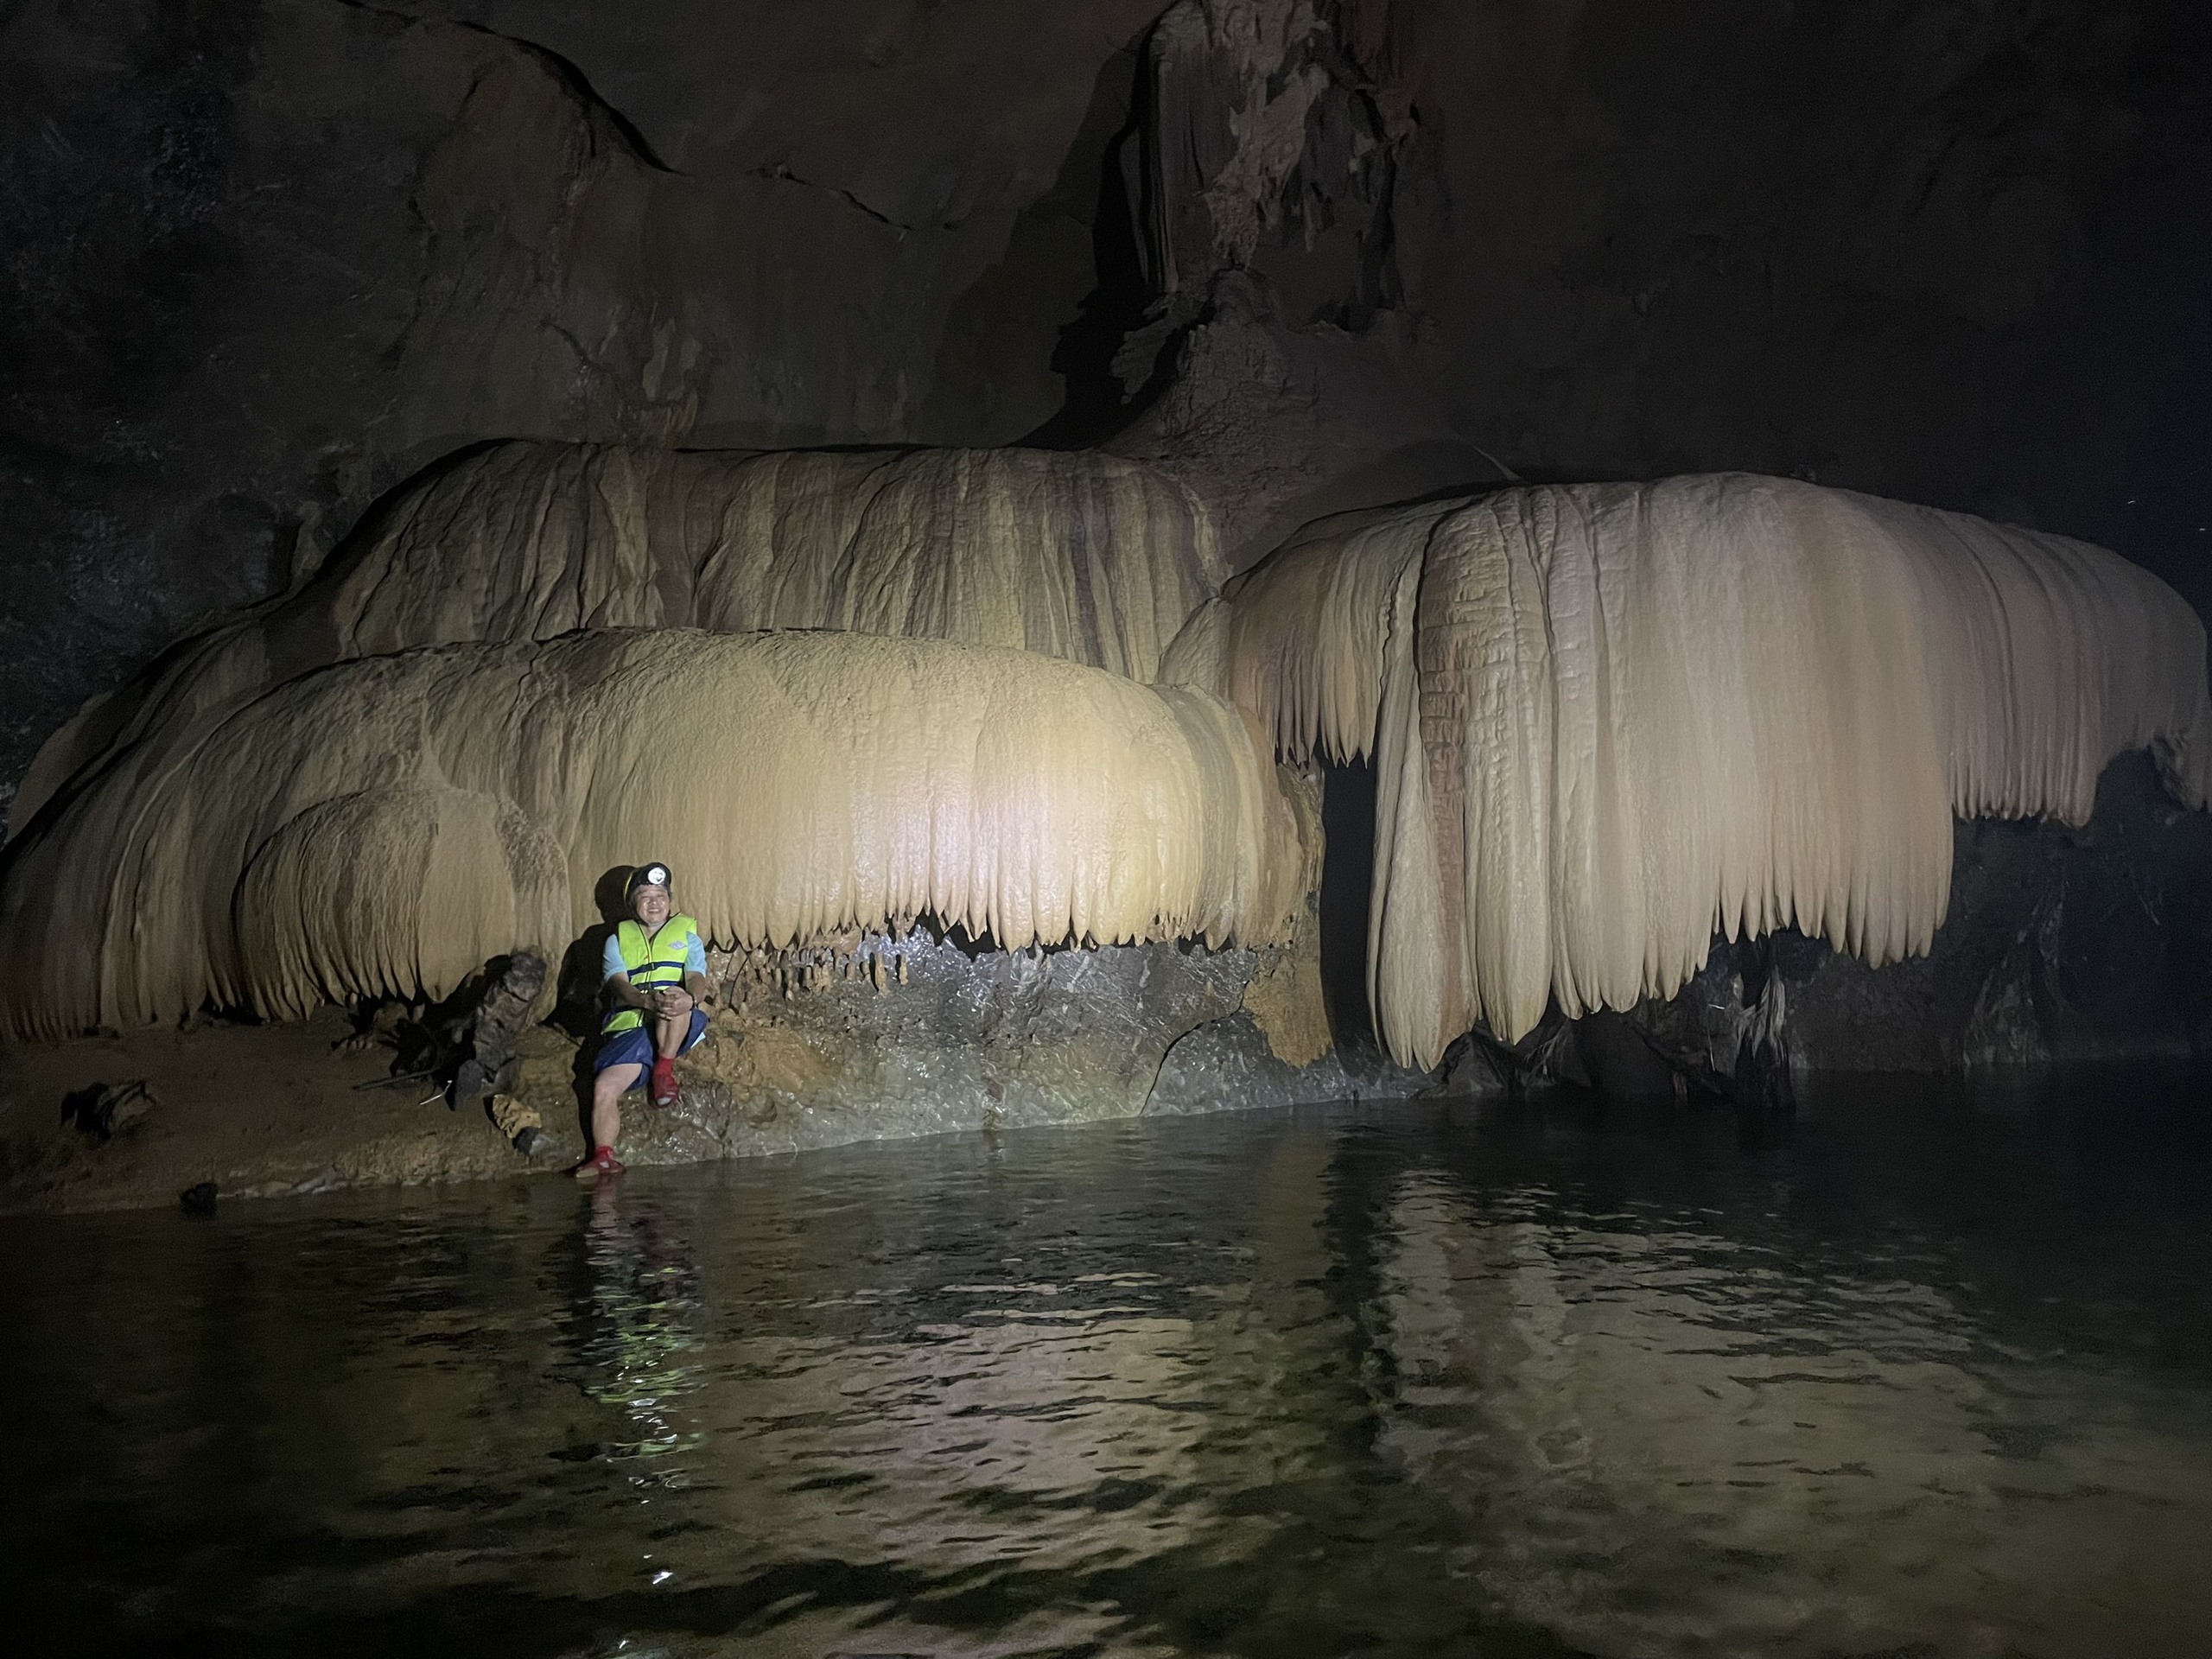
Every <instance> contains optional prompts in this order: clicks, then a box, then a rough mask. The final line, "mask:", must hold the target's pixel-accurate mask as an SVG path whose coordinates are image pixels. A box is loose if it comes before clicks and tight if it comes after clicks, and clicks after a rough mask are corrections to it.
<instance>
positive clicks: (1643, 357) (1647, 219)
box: [0, 0, 2212, 792]
mask: <svg viewBox="0 0 2212 1659" xmlns="http://www.w3.org/2000/svg"><path fill="white" fill-rule="evenodd" d="M1160 10H1161V9H1160V4H1159V3H1158V0H1138V3H1107V4H1084V5H1067V4H1057V5H1046V4H1039V3H1036V0H938V3H929V0H834V3H819V4H814V5H810V6H806V7H794V6H791V5H788V4H783V3H766V0H745V3H707V0H671V3H669V4H665V5H663V6H660V7H658V8H656V9H654V10H653V11H652V13H651V15H650V16H644V15H641V14H639V13H635V12H632V11H623V10H612V9H609V8H606V7H604V6H601V5H596V4H591V3H586V0H455V3H437V0H419V3H410V0H395V3H391V4H386V5H381V6H373V7H372V6H365V5H355V4H347V3H343V0H263V3H260V4H258V5H255V6H245V5H235V4H222V3H187V0H172V3H160V0H142V3H137V4H130V3H106V4H75V3H64V0H26V3H22V4H19V5H16V6H15V7H13V8H11V9H10V10H9V11H8V13H7V14H6V17H5V21H4V22H0V78H4V79H0V111H4V113H0V123H4V130H5V134H6V139H5V142H6V144H7V149H8V155H9V157H10V162H9V166H8V169H7V175H6V176H7V179H8V181H9V183H8V188H7V189H6V190H5V192H4V193H0V246H4V247H5V249H6V251H7V257H6V259H5V261H4V264H0V283H4V284H5V285H6V302H5V304H4V306H3V307H0V319H4V321H0V356H4V361H5V363H6V365H7V369H8V373H7V377H6V385H5V388H4V391H0V560H4V562H5V566H6V569H7V571H8V575H9V577H10V590H11V591H10V601H9V602H8V605H7V607H6V608H5V610H4V613H0V789H4V790H6V791H10V792H12V790H13V787H14V780H15V779H17V778H18V777H19V776H20V775H21V773H22V769H23V767H24V766H26V765H27V764H28V762H29V758H30V755H31V754H32V753H33V752H34V751H35V748H36V747H37V746H38V744H39V743H40V742H41V741H43V739H44V738H45V736H46V735H47V734H48V733H49V732H50V731H51V730H53V729H54V727H55V726H56V725H57V724H58V723H59V722H60V721H62V720H63V719H65V718H66V717H67V715H68V714H69V712H70V711H71V710H72V709H73V708H74V707H75V706H76V705H77V704H78V702H79V701H80V700H81V699H82V698H83V697H84V696H86V695H87V694H90V693H92V692H96V691H99V690H102V689H105V688H106V687H108V686H111V685H113V684H115V683H117V682H118V680H119V679H120V678H121V677H124V676H126V675H128V674H129V673H130V672H132V671H135V670H137V668H138V667H140V666H141V665H142V664H144V663H146V662H147V661H149V659H150V658H152V657H153V656H154V655H155V654H156V652H159V651H160V650H161V649H162V647H163V646H164V645H167V644H168V643H169V642H170V641H172V640H174V639H176V638H178V637H179V636H180V635H181V634H183V633H185V632H188V631H189V630H191V629H193V628H194V627H196V626H201V625H203V624H204V623H205V622H206V621H207V620H209V619H210V618H211V617H213V615H215V614H218V613H220V612H222V611H223V610H225V609H226V608H229V607H235V606H237V605H239V604H243V603H247V602H251V601H254V600H256V599H257V598H260V597H262V596H264V595H265V594H269V593H270V592H273V591H276V590H277V589H279V588H282V587H283V585H284V584H285V583H286V582H288V581H289V580H290V579H291V578H292V577H293V576H294V575H296V573H298V572H299V571H300V570H302V569H306V568H308V567H309V566H311V565H312V564H313V563H315V561H316V560H318V559H319V558H321V556H322V555H323V554H324V553H325V552H327V550H328V549H329V548H330V547H331V546H332V545H333V544H334V542H335V541H336V540H337V539H338V538H340V537H342V536H343V535H344V534H345V532H346V531H347V530H348V529H349V528H350V527H351V526H352V524H353V523H354V522H355V521H356V520H357V519H358V518H359V517H360V515H361V513H362V512H364V511H365V509H366V507H367V506H368V505H370V504H371V503H372V501H374V500H375V499H377V498H378V496H379V495H380V494H381V493H384V492H385V491H387V490H389V489H390V488H391V487H392V486H394V485H396V484H397V483H398V482H399V481H400V480H403V479H404V478H406V477H407V476H409V475H410V474H412V473H414V472H416V470H418V469H419V468H420V467H423V466H424V465H425V464H427V463H429V461H433V460H435V459H436V458H437V457H439V456H441V455H443V454H449V453H451V452H453V451H454V450H457V449H460V448H465V447H466V446H467V445H470V444H472V443H476V442H482V441H484V440H487V439H492V438H498V437H507V436H545V437H563V438H571V439H609V440H612V439H625V440H632V441H645V442H667V443H675V444H683V445H692V446H756V445H761V446H766V445H773V446H804V445H812V444H823V443H855V442H874V443H884V442H925V443H961V444H1000V443H1006V442H1014V441H1017V440H1020V439H1023V438H1025V437H1028V438H1030V439H1031V441H1033V442H1051V443H1055V444H1066V443H1081V442H1106V443H1109V444H1111V445H1113V446H1114V447H1116V448H1122V450H1123V451H1124V452H1125V453H1130V454H1145V455H1147V457H1150V458H1155V459H1161V460H1164V461H1177V460H1178V459H1180V461H1182V462H1183V463H1185V470H1186V475H1187V476H1189V477H1190V479H1191V480H1192V482H1193V484H1194V486H1196V487H1198V488H1199V489H1200V490H1201V493H1206V494H1208V495H1209V496H1210V497H1211V498H1212V499H1214V500H1215V503H1216V505H1217V508H1218V509H1219V510H1220V511H1221V512H1223V514H1224V519H1225V521H1226V522H1228V523H1229V524H1230V526H1231V528H1232V536H1231V540H1232V542H1234V543H1236V545H1238V546H1239V547H1240V549H1242V550H1243V553H1244V555H1245V556H1248V557H1249V556H1250V555H1251V553H1253V552H1254V551H1256V550H1259V549H1260V548H1262V546H1263V545H1264V543H1266V541H1267V540H1268V537H1270V536H1272V535H1273V534H1274V533H1277V532H1278V531H1280V529H1281V528H1282V527H1283V525H1284V524H1285V522H1286V520H1287V519H1292V520H1294V518H1295V517H1296V516H1298V515H1299V514H1300V513H1302V512H1306V511H1312V510H1318V509H1320V508H1323V507H1326V506H1331V505H1353V504H1355V503H1357V502H1359V501H1361V500H1367V499H1388V498H1389V497H1391V496H1394V495H1402V494H1409V493H1419V491H1421V490H1422V489H1425V488H1430V487H1434V486H1438V485H1440V484H1446V483H1452V482H1467V481H1479V480H1480V478H1481V477H1483V476H1495V475H1496V474H1495V471H1494V469H1490V470H1487V471H1486V470H1485V469H1486V468H1488V463H1487V462H1486V461H1484V456H1490V457H1495V458H1496V460H1497V461H1500V462H1503V464H1504V465H1505V466H1506V467H1510V468H1512V469H1513V470H1515V471H1516V472H1518V473H1519V474H1522V475H1523V476H1528V477H1532V478H1562V479H1564V478H1599V477H1641V476H1652V475H1656V474H1664V473H1668V472H1674V471H1681V470H1688V469H1714V468H1725V467H1742V468H1747V469H1752V470H1758V471H1766V472H1775V473H1783V474H1796V475H1799V476H1804V477H1811V478H1816V479H1818V480H1820V481H1821V482H1823V483H1831V484H1840V485H1847V486H1856V487H1863V488H1866V489H1870V490H1874V491H1877V492H1881V493H1890V494H1894V495H1898V496H1904V497H1907V498H1911V499H1921V500H1926V501H1931V502H1935V503H1937V504H1939V505H1952V506H1959V507H1964V508H1968V509H1971V510H1974V511H1978V512H1985V513H1989V514H1992V515H1994V516H1997V517H2000V518H2013V519H2018V520H2023V521H2029V522H2033V523H2036V524H2039V525H2041V526H2043V527H2045V528H2050V529H2056V530H2061V531H2068V532H2069V533H2072V534H2076V535H2082V536H2085V537H2089V538H2091V539H2094V540H2098V541H2101V542H2103V543H2106V544H2107V545H2111V546H2114V547H2117V548H2118V549H2120V550H2121V551H2123V552H2126V553H2127V554H2129V555H2130V556H2133V557H2135V558H2137V559H2139V560H2140V561H2141V562H2143V563H2146V564H2148V565H2150V566H2151V567H2152V569H2156V570H2158V572H2159V573H2160V574H2161V575H2164V576H2166V577H2167V579H2168V580H2169V581H2171V582H2174V583H2175V584H2176V585H2177V587H2179V588H2182V589H2183V592H2184V593H2186V594H2188V595H2189V596H2190V598H2191V599H2192V600H2193V601H2195V602H2196V605H2197V606H2198V607H2199V609H2200V611H2202V610H2205V609H2207V608H2208V607H2212V582H2208V579H2207V575H2206V571H2207V568H2208V567H2207V563H2206V543H2207V539H2208V538H2207V535H2206V532H2205V531H2204V529H2203V528H2202V527H2203V526H2204V525H2205V524H2207V522H2208V521H2212V480H2208V477H2207V471H2206V467H2205V457H2206V455H2207V454H2212V393H2209V392H2208V391H2207V387H2208V385H2212V309H2209V308H2208V272H2212V245H2208V243H2212V212H2208V211H2207V210H2208V208H2212V200H2208V198H2212V123H2208V122H2207V121H2206V120H2205V119H2204V116H2205V112H2206V108H2207V96H2206V95H2207V91H2208V87H2212V24H2208V22H2207V20H2206V17H2205V15H2204V10H2203V8H2202V7H2201V6H2196V5H2192V4H2188V3H2183V0H2166V3H2155V0H2134V3H2112V4H2100V3H2090V0H2050V3H2031V0H2008V3H1966V0H1942V3H1936V0H1890V3H1878V4H1864V3H1843V0H1824V3H1814V0H1802V3H1790V0H1722V3H1712V0H1707V3H1696V4H1692V3H1688V0H1668V3H1654V0H1593V3H1564V0H1484V3H1447V0H1428V3H1423V0H1344V3H1341V4H1336V5H1318V6H1317V5H1313V4H1311V3H1306V0H1209V3H1206V4H1204V5H1200V4H1198V3H1196V0H1185V4H1184V5H1181V6H1179V7H1177V8H1176V9H1175V12H1174V14H1173V16H1171V17H1170V18H1169V20H1168V22H1167V23H1166V24H1163V25H1161V26H1160V29H1159V31H1158V32H1157V33H1155V32H1154V24H1155V20H1156V19H1157V18H1159V17H1160Z"/></svg>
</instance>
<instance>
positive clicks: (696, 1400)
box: [0, 1078, 2212, 1656]
mask: <svg viewBox="0 0 2212 1659" xmlns="http://www.w3.org/2000/svg"><path fill="white" fill-rule="evenodd" d="M2208 1176H2212V1135H2208V1132H2207V1128H2206V1127H2205V1125H2204V1124H2203V1123H2202V1122H2200V1121H2199V1120H2198V1118H2197V1116H2196V1112H2195V1097H2194V1094H2193V1092H2192V1090H2191V1089H2190V1086H2189V1085H2188V1084H2185V1083H2183V1082H2180V1081H2177V1080H2174V1079H2165V1080H2163V1081H2161V1080H2156V1079H2152V1080H2145V1079H2139V1078H2138V1079H2133V1080H2130V1081H2129V1082H2128V1083H2127V1084H2126V1085H2125V1086H2120V1085H2113V1084H2107V1085H2105V1086H2103V1087H2102V1088H2101V1090H2099V1091H2094V1092H2093V1091H2092V1090H2091V1089H2090V1087H2089V1086H2088V1085H2085V1084H2082V1083H2081V1082H2079V1081H2074V1082H2060V1083H2050V1084H2043V1085H2041V1086H2040V1087H2039V1088H2037V1089H2036V1090H2029V1091H2026V1092H2014V1093H2012V1094H2009V1095H2007V1094H2001V1093H1989V1092H1986V1091H1985V1092H1983V1093H1981V1094H1980V1095H1978V1096H1969V1095H1967V1094H1966V1093H1964V1092H1962V1091H1961V1090H1955V1089H1953V1090H1935V1089H1931V1088H1929V1087H1928V1086H1926V1085H1922V1086H1920V1087H1918V1088H1917V1089H1908V1088H1903V1087H1892V1088H1888V1089H1885V1090H1874V1089H1871V1088H1868V1087H1866V1086H1863V1085H1861V1086H1854V1087H1852V1088H1848V1089H1845V1088H1834V1089H1830V1090H1827V1091H1826V1092H1825V1093H1821V1094H1818V1095H1816V1096H1815V1098H1814V1099H1813V1100H1812V1101H1811V1102H1810V1103H1808V1107H1807V1109H1806V1113H1805V1116H1804V1117H1803V1119H1802V1122H1801V1123H1800V1126H1799V1129H1798V1133H1797V1135H1796V1136H1795V1138H1794V1141H1792V1142H1791V1143H1790V1144H1789V1145H1786V1146H1778V1147H1756V1146H1748V1145H1746V1144H1745V1143H1743V1142H1740V1141H1738V1137H1737V1135H1736V1133H1735V1129H1734V1126H1733V1124H1732V1122H1730V1121H1728V1120H1726V1119H1725V1118H1720V1117H1716V1116H1713V1115H1711V1114H1700V1113H1697V1112H1693V1111H1681V1112H1665V1113H1660V1114H1656V1115H1637V1114H1624V1113H1621V1112H1618V1111H1615V1112H1611V1113H1605V1112H1599V1111H1598V1110H1596V1109H1593V1108H1589V1107H1586V1106H1583V1105H1578V1104H1576V1103H1573V1102H1572V1101H1563V1100H1562V1101H1554V1102H1551V1103H1538V1104H1536V1105H1533V1106H1517V1107H1506V1106H1502V1105H1498V1106H1485V1107H1483V1108H1479V1109H1477V1108H1471V1107H1468V1106H1465V1105H1461V1106H1458V1107H1452V1108H1444V1107H1434V1106H1427V1105H1421V1106H1404V1107H1374V1108H1367V1109H1342V1110H1337V1111H1331V1112H1312V1113H1303V1114H1295V1115H1275V1114H1255V1115H1249V1116H1232V1117H1214V1118H1199V1119H1189V1120H1181V1121H1177V1122H1157V1123H1134V1124H1122V1125H1108V1126H1095V1127H1092V1128H1083V1129H1071V1130H1064V1131H1032V1132H1027V1133H1024V1134H1020V1135H1004V1136H1001V1137H998V1138H997V1139H996V1140H995V1141H983V1140H980V1139H976V1140H969V1139H952V1138H948V1139H943V1140H938V1141H922V1142H910V1143H906V1144H902V1145H892V1146H886V1147H873V1148H855V1149H852V1150H849V1151H847V1152H842V1153H832V1154H811V1155H809V1156H807V1157H804V1158H801V1159H798V1160H776V1161H762V1162H756V1163H749V1164H738V1165H728V1166H720V1167H717V1168H712V1169H703V1170H693V1171H682V1172H639V1173H633V1174H632V1175H631V1176H630V1177H628V1178H626V1180H625V1181H624V1182H623V1183H622V1184H620V1185H619V1186H609V1187H607V1189H605V1190H602V1191H599V1192H588V1191H583V1190H577V1189H572V1188H570V1187H569V1186H568V1185H565V1184H556V1183H553V1182H548V1181H542V1180H541V1181H535V1182H527V1183H518V1184H516V1185H512V1186H507V1187H501V1188H496V1189H490V1188H487V1189H480V1190H473V1191H471V1190H462V1191H455V1192H445V1193H441V1194H436V1195H429V1194H424V1193H420V1192H417V1193H408V1194H386V1195H355V1196H346V1197H339V1198H326V1199H321V1200H315V1201H308V1202H301V1203H294V1204H287V1205H261V1206H250V1205H239V1206H234V1207H233V1208H232V1209H230V1210H228V1211H226V1212H225V1213H224V1214H222V1215H221V1216H219V1217H217V1218H216V1219H215V1220H214V1221H213V1222H212V1223H194V1222H191V1221H188V1220H187V1219H185V1218H182V1217H171V1216H166V1215H164V1216H133V1217H92V1218H83V1219H74V1220H67V1221H41V1222H17V1223H10V1224H5V1227H4V1229H0V1231H4V1242H5V1243H6V1246H7V1248H8V1249H9V1251H10V1257H11V1259H12V1262H13V1264H14V1267H15V1274H14V1279H15V1285H16V1298H15V1300H16V1306H17V1307H18V1310H19V1311H18V1314H17V1318H16V1320H15V1321H14V1327H13V1332H12V1334H13V1335H14V1337H15V1338H16V1341H15V1343H14V1344H12V1346H13V1349H14V1353H15V1356H16V1357H15V1359H14V1361H13V1362H12V1363H11V1366H10V1374H9V1383H8V1387H9V1390H10V1401H9V1403H10V1406H11V1407H12V1409H11V1410H10V1414H9V1421H10V1422H11V1423H13V1424H15V1425H16V1427H17V1430H18V1433H19V1436H20V1438H19V1440H18V1441H17V1444H16V1459H15V1461H16V1478H15V1479H14V1480H13V1481H11V1483H10V1484H11V1485H12V1486H13V1487H14V1489H15V1491H16V1493H17V1500H16V1503H13V1504H12V1505H10V1507H9V1510H8V1514H7V1520H6V1522H5V1527H6V1531H5V1535H4V1536H0V1549H4V1552H5V1557H4V1558H5V1560H6V1561H7V1563H8V1566H7V1567H6V1569H5V1570H6V1572H7V1573H8V1576H9V1580H10V1584H9V1586H8V1588H9V1605H10V1609H11V1611H13V1613H14V1615H15V1618H14V1621H13V1622H14V1626H15V1628H16V1630H18V1631H22V1630H26V1629H27V1630H28V1631H29V1634H30V1636H31V1637H33V1638H34V1640H35V1643H38V1644H39V1650H41V1651H53V1652H153V1651H160V1652H208V1653H217V1652H219V1653H224V1654H236V1653H249V1654H250V1653H272V1654H273V1653H286V1654H291V1653H302V1652H305V1653H314V1654H317V1655H325V1654H345V1653H357V1652H358V1653H364V1654H366V1653H371V1652H373V1653H377V1654H379V1655H383V1654H389V1653H391V1652H393V1651H394V1650H401V1651H406V1650H410V1649H411V1650H413V1651H416V1652H423V1653H446V1652H454V1653H461V1652H467V1653H470V1654H492V1655H499V1654H516V1655H524V1654H528V1655H559V1654H578V1655H582V1654H599V1653H607V1654H613V1653H626V1654H638V1653H655V1652H658V1653H667V1654H686V1655H689V1654H724V1653H748V1654H749V1653H765V1654H785V1653H789V1654H793V1655H799V1654H833V1653H836V1654H893V1653H898V1654H952V1653H959V1654H981V1653H991V1654H999V1653H1004V1654H1015V1653H1024V1654H1027V1653H1064V1654H1091V1653H1114V1654H1146V1653H1161V1654H1166V1653H1228V1654H1246V1655H1269V1656H1273V1655H1282V1654H1339V1653H1347V1652H1355V1651H1363V1652H1376V1653H1447V1654H1460V1653H1473V1654H1480V1653H1500V1654H1516V1655H1525V1654H1543V1653H1560V1652H1590V1653H1600V1654H1723V1653H1735V1654H1746V1655H1753V1654H1756V1655H1766V1654H1806V1655H1815V1654H1829V1653H1850V1654H1873V1653H1892V1652H1910V1653H1929V1654H1965V1655H1981V1654H1987V1655H1992V1656H1996V1655H2073V1654H2079V1655H2108V1654H2119V1653H2126V1654H2130V1655H2146V1654H2157V1653H2174V1654H2182V1653H2197V1652H2201V1651H2203V1650H2204V1649H2205V1646H2206V1639H2205V1637H2204V1635H2203V1632H2204V1631H2205V1630H2208V1629H2212V1572H2208V1569H2212V1300H2208V1287H2212V1277H2209V1276H2208V1271H2207V1270H2208V1268H2212V1230H2208V1228H2207V1225H2206V1224H2207V1222H2208V1221H2212V1198H2208V1194H2212V1183H2208V1179H2207V1178H2208Z"/></svg>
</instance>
